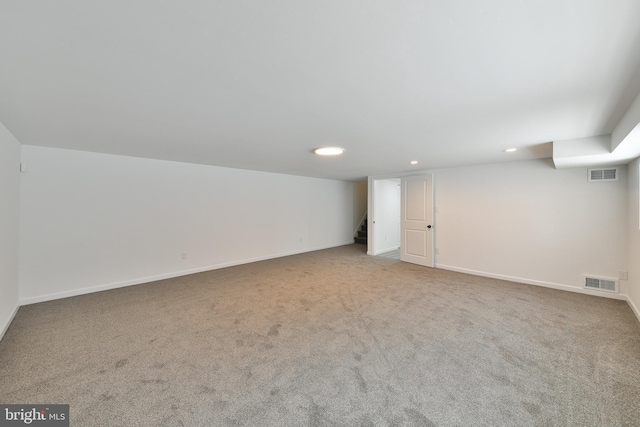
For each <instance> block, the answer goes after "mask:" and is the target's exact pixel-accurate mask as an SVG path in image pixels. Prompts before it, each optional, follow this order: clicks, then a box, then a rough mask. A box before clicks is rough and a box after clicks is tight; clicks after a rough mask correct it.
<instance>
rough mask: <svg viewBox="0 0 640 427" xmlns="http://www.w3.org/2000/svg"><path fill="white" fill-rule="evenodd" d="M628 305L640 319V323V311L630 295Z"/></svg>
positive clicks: (639, 320) (639, 319)
mask: <svg viewBox="0 0 640 427" xmlns="http://www.w3.org/2000/svg"><path fill="white" fill-rule="evenodd" d="M627 304H629V307H631V311H633V314H635V315H636V317H637V318H638V322H640V309H638V306H637V305H635V303H634V302H633V301H632V300H631V297H630V296H629V295H627Z"/></svg>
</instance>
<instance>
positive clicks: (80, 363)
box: [0, 245, 640, 426]
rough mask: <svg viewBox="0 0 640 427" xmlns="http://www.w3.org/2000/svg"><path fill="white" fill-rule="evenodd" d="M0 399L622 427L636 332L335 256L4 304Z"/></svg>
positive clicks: (608, 310) (205, 418) (337, 422)
mask: <svg viewBox="0 0 640 427" xmlns="http://www.w3.org/2000/svg"><path fill="white" fill-rule="evenodd" d="M0 402H1V403H49V404H51V403H68V404H70V405H71V420H72V422H71V425H73V426H516V425H517V426H624V425H626V426H631V425H635V426H637V425H640V322H638V321H637V319H636V318H635V317H634V315H633V313H632V312H631V309H630V308H629V307H628V306H627V304H626V303H625V302H622V301H616V300H610V299H605V298H597V297H590V296H586V295H581V294H575V293H568V292H562V291H556V290H551V289H545V288H540V287H535V286H529V285H521V284H516V283H510V282H504V281H499V280H493V279H487V278H481V277H474V276H469V275H465V274H459V273H454V272H449V271H444V270H437V269H436V270H434V269H429V268H424V267H419V266H415V265H411V264H406V263H402V262H400V261H398V260H395V259H390V258H386V257H370V256H367V255H366V254H365V248H364V246H363V245H349V246H343V247H339V248H334V249H328V250H323V251H317V252H311V253H307V254H302V255H296V256H291V257H286V258H280V259H275V260H270V261H264V262H258V263H254V264H248V265H243V266H238V267H232V268H226V269H222V270H216V271H212V272H207V273H201V274H196V275H192V276H185V277H181V278H176V279H171V280H163V281H159V282H155V283H149V284H144V285H138V286H132V287H128V288H122V289H117V290H113V291H107V292H100V293H95V294H90V295H84V296H78V297H74V298H67V299H64V300H57V301H51V302H47V303H41V304H34V305H30V306H26V307H22V308H21V309H20V311H19V312H18V315H17V316H16V318H15V320H14V322H13V324H12V325H11V327H10V328H9V330H8V332H7V334H6V336H5V338H4V339H3V340H2V342H0Z"/></svg>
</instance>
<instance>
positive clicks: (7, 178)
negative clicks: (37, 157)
mask: <svg viewBox="0 0 640 427" xmlns="http://www.w3.org/2000/svg"><path fill="white" fill-rule="evenodd" d="M19 209H20V143H19V142H18V141H17V140H16V139H15V138H14V137H13V135H11V133H10V132H9V131H8V130H7V129H6V128H5V127H4V125H2V123H0V339H1V338H2V336H3V335H4V333H5V332H6V329H7V328H8V327H9V324H10V323H11V320H12V319H13V316H14V315H15V313H16V312H17V310H18V306H19V304H18V245H19V237H18V230H19V222H20V219H19V213H20V211H19Z"/></svg>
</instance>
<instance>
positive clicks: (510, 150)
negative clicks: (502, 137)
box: [504, 148, 518, 153]
mask: <svg viewBox="0 0 640 427" xmlns="http://www.w3.org/2000/svg"><path fill="white" fill-rule="evenodd" d="M517 150H518V149H517V148H507V149H506V150H504V151H505V152H506V153H513V152H514V151H517Z"/></svg>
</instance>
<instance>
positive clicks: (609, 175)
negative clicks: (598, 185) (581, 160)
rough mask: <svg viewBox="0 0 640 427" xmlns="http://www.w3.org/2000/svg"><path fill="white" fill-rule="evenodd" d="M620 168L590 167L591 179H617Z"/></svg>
mask: <svg viewBox="0 0 640 427" xmlns="http://www.w3.org/2000/svg"><path fill="white" fill-rule="evenodd" d="M617 180H618V168H604V169H589V181H617Z"/></svg>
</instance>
